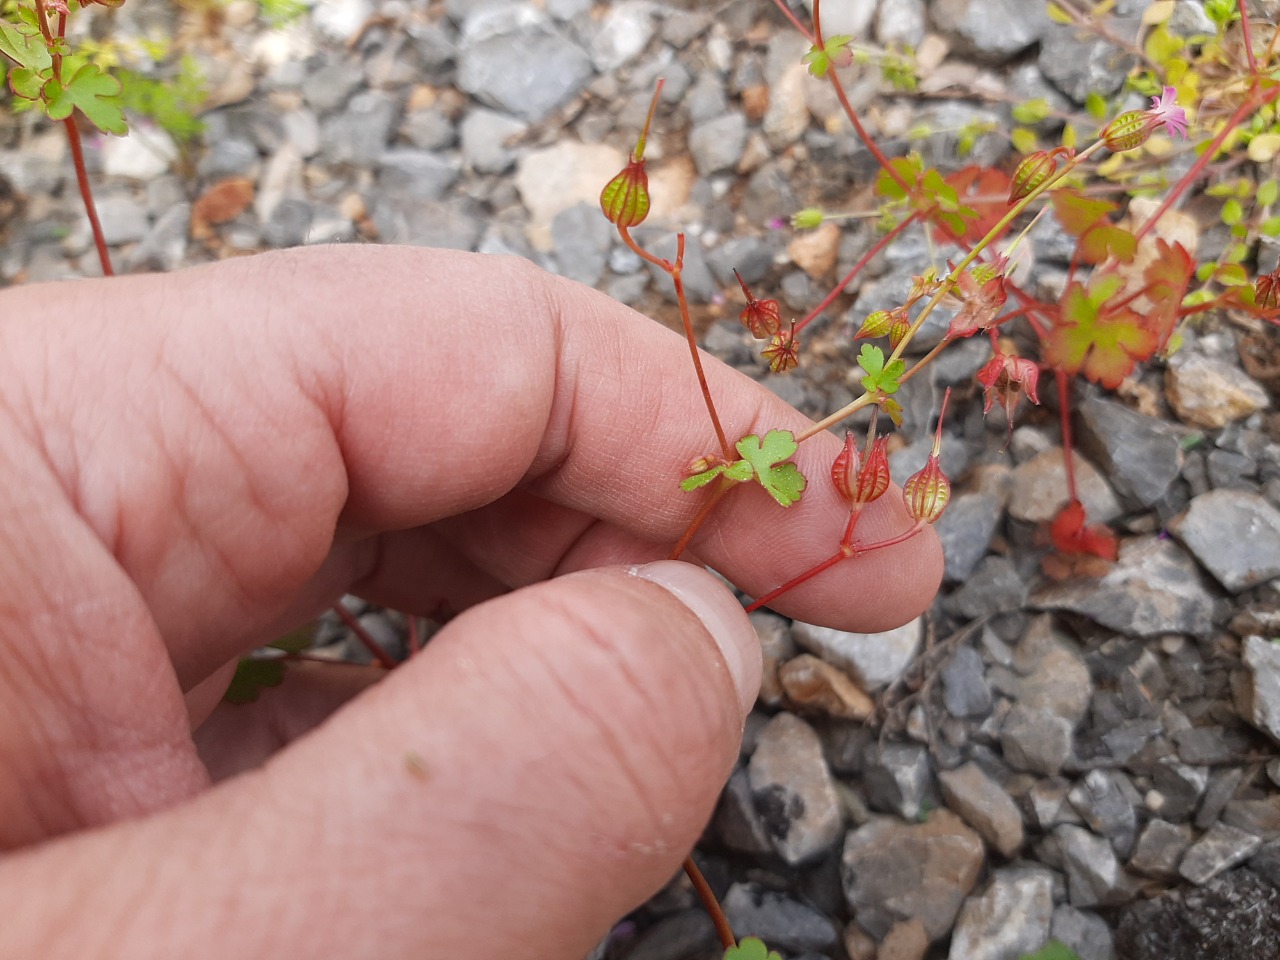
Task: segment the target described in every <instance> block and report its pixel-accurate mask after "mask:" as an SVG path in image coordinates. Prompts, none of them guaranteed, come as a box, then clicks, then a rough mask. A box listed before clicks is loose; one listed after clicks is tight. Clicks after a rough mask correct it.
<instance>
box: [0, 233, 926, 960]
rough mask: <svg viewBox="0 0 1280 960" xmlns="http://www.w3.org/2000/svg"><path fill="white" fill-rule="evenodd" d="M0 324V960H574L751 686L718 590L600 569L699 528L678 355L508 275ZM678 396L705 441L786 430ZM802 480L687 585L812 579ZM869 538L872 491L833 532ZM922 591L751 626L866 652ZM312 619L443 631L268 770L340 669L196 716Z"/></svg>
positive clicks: (877, 567)
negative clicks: (794, 495)
mask: <svg viewBox="0 0 1280 960" xmlns="http://www.w3.org/2000/svg"><path fill="white" fill-rule="evenodd" d="M0 318H2V319H0V481H2V484H3V489H4V490H5V491H6V493H5V497H4V499H3V502H0V602H2V603H3V606H4V615H3V616H2V617H0V849H5V850H7V851H9V852H8V853H6V854H5V856H4V858H3V859H2V860H0V902H3V903H5V905H6V908H5V912H6V918H5V921H4V923H3V925H0V958H18V957H21V958H32V957H40V958H41V960H56V958H61V957H67V958H71V957H75V958H77V960H81V958H85V957H128V958H131V960H132V958H148V957H160V956H164V957H166V958H172V957H182V958H184V960H203V958H209V960H213V958H228V957H236V958H247V957H257V956H269V955H270V956H284V957H289V958H291V960H297V958H329V957H332V958H342V960H354V958H360V957H371V958H372V957H377V958H380V960H388V958H396V957H456V956H466V957H472V958H478V960H484V958H498V957H502V958H520V957H572V956H575V955H577V956H580V955H581V954H582V953H584V952H585V951H586V950H587V949H588V948H589V947H590V946H591V944H592V943H593V942H594V941H595V940H596V939H597V938H598V937H599V936H600V935H601V934H602V933H603V932H604V931H605V930H606V929H607V928H608V926H609V924H610V923H611V922H612V921H613V920H614V919H615V918H616V917H618V916H619V915H620V914H622V913H623V912H625V911H626V910H627V909H629V908H630V907H632V906H634V905H636V904H637V903H639V902H641V901H642V900H643V899H644V898H645V897H646V896H648V895H649V894H651V893H652V892H653V891H654V890H655V889H656V888H657V887H658V886H660V885H661V884H662V883H663V882H664V881H665V880H666V879H668V878H669V877H670V876H671V874H672V873H674V871H675V870H676V869H677V867H678V864H679V862H680V860H681V859H682V857H683V856H684V854H685V852H686V851H687V850H688V849H689V848H690V846H691V845H692V844H693V842H694V840H695V839H696V837H697V835H698V832H699V830H700V829H701V828H702V826H703V825H704V824H705V822H706V819H707V817H708V816H709V814H710V811H711V809H712V806H713V805H714V802H715V799H716V796H717V793H718V791H719V789H720V787H721V785H722V784H723V782H724V779H725V777H726V776H727V773H728V771H729V770H730V769H731V767H732V764H733V760H734V758H735V756H736V753H737V747H738V740H739V736H740V733H741V728H742V722H743V717H744V715H745V712H746V711H747V710H748V709H749V706H750V704H751V702H752V701H753V699H754V696H755V693H756V687H757V684H758V681H759V652H758V648H757V647H756V644H755V638H754V635H753V633H752V631H751V628H750V625H749V623H748V621H747V619H746V617H745V616H744V615H743V613H742V612H741V609H740V607H739V606H738V604H737V603H736V601H734V599H733V598H732V596H731V595H730V594H729V593H728V592H727V591H726V590H725V589H724V588H723V586H721V585H719V584H718V583H717V582H716V581H715V580H714V578H713V577H711V576H710V575H709V574H706V573H704V572H703V571H701V570H699V569H698V568H696V567H694V566H692V565H689V564H677V563H671V562H665V561H664V562H660V563H656V564H653V565H648V566H640V567H639V568H636V567H635V566H634V565H636V564H645V563H646V562H647V561H651V560H655V559H657V558H659V557H661V556H663V555H664V553H665V549H666V547H665V546H664V544H670V543H671V542H672V541H674V540H675V539H676V538H677V537H678V536H679V534H680V532H681V531H682V529H683V528H684V526H685V525H686V524H687V522H688V520H689V519H690V517H691V516H692V514H693V512H694V511H695V510H696V509H697V505H698V500H699V498H698V497H696V496H689V495H682V494H681V493H680V492H679V490H678V489H677V487H676V484H675V479H677V478H676V476H675V472H674V471H675V470H677V469H678V467H679V465H681V464H683V463H685V462H687V461H688V460H689V459H690V458H691V457H693V456H695V455H698V454H702V453H705V452H706V450H707V448H708V437H709V435H710V430H709V428H708V425H707V423H706V418H705V414H704V411H703V409H702V400H701V396H700V395H699V393H698V392H697V387H696V384H695V383H694V380H693V376H692V374H691V373H690V372H688V369H687V364H688V357H687V354H686V353H685V346H684V344H683V342H682V341H681V339H680V338H679V337H677V336H675V335H673V334H671V333H670V332H669V331H666V330H664V329H662V328H661V327H660V326H658V325H657V324H654V323H653V322H651V321H649V320H647V319H645V318H643V317H640V316H639V315H637V314H635V313H633V312H632V311H630V310H628V309H627V308H625V307H622V306H620V305H618V304H616V303H613V302H612V301H610V300H608V299H607V298H605V297H603V296H601V295H599V294H596V293H594V292H592V291H590V290H587V289H586V288H583V287H579V286H577V285H574V284H570V283H568V282H565V281H561V280H557V279H555V278H552V277H549V276H546V275H544V274H542V273H540V272H538V271H536V270H535V269H533V268H531V267H529V266H527V265H524V264H522V263H520V262H518V261H510V260H501V259H495V258H482V257H475V256H471V255H466V254H454V253H447V252H442V251H424V250H411V249H395V248H367V247H366V248H345V249H329V250H307V251H293V252H287V253H281V254H274V255H266V256H262V257H255V258H251V259H247V260H242V261H235V262H229V263H225V264H220V265H217V266H211V267H206V268H202V269H198V270H192V271H186V272H183V273H177V274H172V275H156V276H139V277H126V278H118V279H116V280H112V281H92V282H82V283H76V284H62V285H57V286H33V287H26V288H19V289H15V290H10V291H6V292H5V293H4V294H3V295H2V296H0ZM708 376H709V377H710V380H711V385H712V390H713V392H714V393H715V396H716V397H717V401H718V404H719V406H720V410H721V414H722V417H723V419H724V420H725V421H726V428H727V429H728V430H730V431H731V432H734V433H735V435H742V434H745V433H749V432H752V431H757V430H761V429H767V428H770V427H784V428H791V429H798V428H800V427H802V426H803V425H804V423H805V422H806V421H805V420H804V418H803V417H801V416H800V415H799V414H797V413H796V412H795V411H792V410H790V409H789V408H787V407H786V406H785V405H784V404H782V403H781V401H779V400H778V399H777V398H775V397H774V396H773V395H772V394H770V393H768V392H767V391H766V390H764V389H763V388H761V387H758V386H757V385H755V384H753V383H752V382H751V381H749V380H748V379H747V378H745V377H742V376H741V375H739V374H737V373H735V372H733V371H732V370H730V369H728V368H726V367H724V366H722V365H719V364H715V363H711V364H709V366H708ZM839 447H840V444H839V442H838V441H837V440H836V438H835V437H833V436H830V435H823V436H820V437H817V438H814V440H812V441H810V442H808V443H806V444H804V445H802V447H801V450H800V453H799V454H798V456H797V460H798V461H799V462H800V464H801V467H802V469H803V470H804V471H805V472H806V474H807V475H808V476H810V477H811V478H813V479H814V482H813V483H812V485H811V489H810V490H809V491H808V493H807V494H806V496H805V500H804V501H803V503H801V504H800V505H798V506H797V507H794V508H792V512H793V514H794V515H793V516H788V517H786V518H785V519H786V520H787V521H788V522H787V523H785V524H784V523H782V522H780V520H779V518H778V515H777V511H778V508H777V507H776V506H774V505H772V502H771V501H770V500H769V498H768V497H767V495H766V494H764V493H763V491H761V490H759V489H756V488H749V489H748V488H744V489H742V490H740V491H735V492H734V494H733V495H732V496H730V497H728V498H726V500H725V502H724V503H723V504H722V505H721V506H720V508H719V509H718V512H717V514H716V515H715V518H714V521H713V523H712V524H711V525H709V526H708V527H707V528H705V529H704V530H703V531H702V532H701V533H700V535H699V536H698V537H697V539H695V541H694V544H693V553H694V554H696V556H697V557H698V559H699V560H702V561H704V562H706V563H708V564H710V565H712V566H713V567H715V568H716V569H718V570H720V571H722V572H723V573H724V574H725V575H726V576H727V577H729V578H731V579H732V580H734V581H735V582H736V583H738V584H740V585H741V586H743V588H744V589H746V590H748V591H749V592H763V591H765V590H767V589H769V588H770V587H772V586H775V585H776V584H778V583H780V582H782V581H783V580H785V579H787V578H788V577H790V576H792V575H794V574H795V573H796V572H797V571H798V570H802V569H805V568H806V566H808V565H810V564H812V563H813V562H814V561H816V560H818V559H821V558H822V557H824V556H827V555H828V554H829V553H830V551H831V549H832V544H833V543H834V542H835V541H836V540H838V538H839V536H840V532H841V530H842V527H843V521H844V517H845V515H846V507H845V505H844V504H843V502H842V501H840V500H839V499H838V497H837V496H836V494H835V493H834V492H833V491H831V490H830V489H829V485H828V484H826V483H824V482H823V481H822V479H821V478H823V477H824V476H825V475H826V473H827V471H828V470H829V468H830V464H831V461H832V460H833V459H834V457H835V455H836V453H837V452H838V450H839ZM908 525H909V520H907V518H906V517H905V514H904V512H903V510H902V508H901V504H900V502H899V501H898V499H897V498H895V497H883V498H881V500H879V501H877V502H876V503H875V504H874V505H873V506H872V507H871V508H870V509H869V510H868V511H867V513H866V514H865V515H864V517H863V519H862V521H861V525H860V528H859V529H860V530H863V531H865V533H866V536H867V537H868V538H871V539H880V538H883V537H885V536H888V535H890V534H892V533H895V532H898V531H900V530H902V529H904V528H905V527H906V526H908ZM619 565H622V566H619ZM940 575H941V557H940V553H939V551H938V547H937V543H936V540H935V539H934V538H933V535H932V533H931V531H926V532H925V533H924V534H922V535H920V536H917V537H915V538H913V539H912V540H910V541H908V542H907V543H905V544H903V545H901V546H899V547H895V548H891V549H887V550H884V551H882V552H879V553H877V554H874V555H872V556H869V557H866V558H861V559H854V560H850V561H848V562H846V563H842V564H840V565H839V566H838V567H837V568H835V569H834V570H832V571H829V572H828V573H827V574H825V575H824V576H823V577H821V578H818V579H817V580H814V581H811V582H809V583H806V584H805V585H804V586H803V587H801V588H800V589H797V590H796V591H795V592H794V594H792V595H789V596H788V597H787V598H786V600H787V602H786V603H783V602H782V601H779V603H778V607H779V608H780V609H783V610H785V611H787V612H793V613H795V614H796V615H799V616H804V617H805V618H806V619H809V620H811V621H816V622H825V623H830V624H832V625H834V626H840V627H844V628H848V629H862V630H878V629H884V628H887V627H889V626H891V625H893V624H896V623H900V622H903V621H905V620H907V619H909V618H911V617H913V616H915V615H916V614H917V613H919V611H920V610H921V609H923V607H924V606H925V605H926V604H927V603H928V602H929V600H930V599H931V597H932V595H933V592H934V590H935V589H936V586H937V583H938V580H939V578H940ZM519 588H523V589H519ZM345 592H352V593H357V594H360V595H362V596H365V597H368V598H369V599H371V600H374V601H377V602H379V603H384V604H387V605H390V606H394V607H398V608H400V609H403V610H406V611H408V612H411V613H424V612H430V611H435V610H437V609H440V608H441V607H442V605H443V606H447V607H448V608H449V609H450V610H452V611H454V612H458V613H459V615H458V616H457V617H456V618H455V619H453V620H452V621H451V622H450V623H449V624H448V625H447V626H446V627H445V628H444V629H443V630H442V631H441V632H440V633H439V634H437V635H436V636H435V637H434V638H433V639H432V641H431V642H430V643H429V644H428V645H427V647H426V648H425V649H424V650H423V651H422V652H421V653H420V654H419V655H418V656H416V657H415V658H414V659H413V660H411V661H410V662H409V663H408V664H406V665H404V666H403V667H401V668H400V669H397V670H396V671H395V672H394V673H393V674H392V675H390V676H389V677H387V678H386V679H385V680H384V681H383V682H380V683H378V684H377V686H376V687H372V688H370V689H364V691H363V692H362V693H360V694H359V695H358V696H356V697H355V698H354V699H352V700H351V701H350V702H349V703H347V705H346V706H344V707H342V708H341V709H339V710H338V711H337V712H336V713H335V714H334V715H333V717H332V719H331V720H329V721H328V722H324V723H323V724H322V725H320V726H319V727H318V728H316V729H314V730H312V731H311V732H310V733H309V734H308V735H307V736H304V737H300V738H299V736H300V734H302V733H303V732H304V731H307V730H308V729H309V728H311V727H313V726H315V725H317V724H319V723H320V722H321V720H322V718H323V717H324V716H325V715H326V714H327V713H328V712H329V711H330V710H331V709H333V708H334V707H335V706H337V705H338V704H339V703H341V702H342V701H344V700H346V699H347V698H349V697H351V696H352V695H353V694H354V693H355V692H356V691H357V690H359V689H361V688H364V687H367V686H368V681H367V679H366V677H367V673H366V672H365V671H361V670H358V669H357V668H349V667H342V666H335V667H331V668H317V667H314V666H313V667H311V668H309V669H303V670H299V671H297V673H296V675H291V676H290V677H289V678H288V679H287V680H286V682H285V683H284V684H283V685H282V686H281V687H279V688H275V689H273V690H270V691H267V692H265V694H264V696H263V697H262V698H261V699H260V700H259V701H258V703H256V704H254V705H252V706H249V707H239V708H232V707H221V708H218V709H217V710H214V707H213V705H214V703H216V701H217V699H218V697H219V696H220V695H221V692H222V690H223V689H224V688H225V685H226V681H227V678H228V676H229V674H228V667H229V665H230V664H233V663H234V661H235V658H236V657H238V656H239V655H240V654H242V653H243V652H245V651H246V650H248V649H250V648H252V647H254V646H256V645H259V644H261V643H264V642H267V641H269V640H271V639H273V638H274V637H275V636H278V635H279V634H280V633H282V632H284V630H286V629H287V628H288V627H291V626H294V625H296V624H298V623H301V622H304V621H306V620H307V619H308V618H310V617H313V616H314V615H315V614H316V613H317V612H318V611H320V610H322V609H323V608H324V607H326V606H327V605H329V604H331V603H332V602H334V601H335V600H336V599H337V598H338V597H339V596H340V595H342V594H343V593H345ZM188 709H190V716H189V713H188ZM210 711H213V714H212V716H211V717H210V718H209V719H208V720H207V722H205V723H204V724H203V726H202V727H201V728H200V731H199V733H198V734H197V735H196V737H194V738H193V735H192V732H191V731H192V725H193V724H199V723H200V722H201V721H203V720H204V719H205V717H206V716H207V715H208V714H209V713H210ZM295 738H298V739H297V740H296V742H293V743H291V744H290V745H289V746H288V747H287V749H282V750H280V751H279V752H278V753H275V754H274V756H272V757H271V759H270V760H269V761H267V762H266V763H265V764H263V765H261V766H257V767H256V769H253V770H252V771H251V772H248V773H245V774H243V775H241V776H237V777H234V778H229V779H226V780H224V781H222V782H220V783H218V784H217V785H216V786H211V777H210V770H213V771H214V772H215V773H219V772H225V771H231V770H240V769H248V768H250V767H255V766H256V765H257V764H259V763H260V762H261V761H263V760H265V759H266V758H267V755H268V754H271V753H272V752H273V751H274V750H275V749H276V748H277V747H280V746H281V745H282V744H283V743H285V742H287V741H290V740H294V739H295ZM197 742H198V743H199V748H200V749H199V751H198V750H197ZM410 758H415V762H414V763H409V762H408V761H409V760H410ZM418 758H420V760H421V764H422V769H421V770H417V769H416V766H417V764H416V760H417V759H418ZM206 763H207V766H206Z"/></svg>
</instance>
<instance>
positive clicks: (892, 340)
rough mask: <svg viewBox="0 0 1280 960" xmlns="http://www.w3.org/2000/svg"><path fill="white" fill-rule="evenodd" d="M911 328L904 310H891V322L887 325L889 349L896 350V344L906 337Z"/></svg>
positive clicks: (909, 319) (909, 320)
mask: <svg viewBox="0 0 1280 960" xmlns="http://www.w3.org/2000/svg"><path fill="white" fill-rule="evenodd" d="M910 330H911V318H910V317H908V316H907V312H906V311H905V310H901V309H898V310H894V311H893V323H891V324H890V325H889V349H890V350H897V349H898V344H900V343H901V342H902V341H903V340H904V339H906V336H907V333H908V332H909V331H910Z"/></svg>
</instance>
